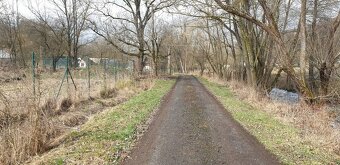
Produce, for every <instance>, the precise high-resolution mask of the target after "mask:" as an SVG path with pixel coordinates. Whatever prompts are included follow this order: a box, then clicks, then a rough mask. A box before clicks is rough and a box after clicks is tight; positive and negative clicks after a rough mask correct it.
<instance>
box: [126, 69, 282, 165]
mask: <svg viewBox="0 0 340 165" xmlns="http://www.w3.org/2000/svg"><path fill="white" fill-rule="evenodd" d="M165 99H166V101H165V102H163V103H162V105H161V107H160V110H159V111H158V114H157V115H156V116H155V119H154V121H153V122H152V123H151V125H150V127H149V130H148V131H147V132H146V133H145V135H144V136H143V137H142V138H141V139H140V141H139V142H138V143H137V145H136V147H135V148H134V149H133V150H132V152H131V154H130V156H129V157H128V158H126V159H125V160H124V161H123V162H122V164H126V165H130V164H131V165H144V164H148V165H181V164H183V165H191V164H192V165H200V164H204V165H206V164H209V165H210V164H211V165H216V164H231V165H238V164H245V165H248V164H261V165H264V164H270V165H274V164H279V163H278V161H277V159H276V158H275V157H274V156H273V155H272V154H271V153H269V152H268V151H267V150H266V149H265V148H264V147H263V145H262V144H260V143H259V142H258V141H257V140H256V139H255V138H254V137H253V136H252V135H250V134H249V133H248V132H247V131H245V129H244V128H243V127H242V126H241V125H240V124H238V123H237V122H236V121H235V120H234V119H233V118H232V117H231V115H230V114H229V113H228V112H227V111H226V110H225V109H224V108H223V107H222V106H221V104H220V103H219V102H218V101H217V100H216V99H215V98H214V97H213V96H212V95H211V94H210V93H209V92H208V91H207V90H206V88H205V87H204V86H203V85H202V84H201V83H200V82H199V81H198V80H197V79H196V78H195V77H193V76H181V77H179V78H178V80H177V83H176V86H175V87H174V89H173V90H172V91H171V93H170V94H169V95H168V96H167V98H165Z"/></svg>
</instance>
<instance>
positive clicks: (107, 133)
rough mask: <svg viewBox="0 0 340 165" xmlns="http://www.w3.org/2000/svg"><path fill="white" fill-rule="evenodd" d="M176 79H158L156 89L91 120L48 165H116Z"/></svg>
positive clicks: (50, 159)
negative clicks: (142, 124)
mask: <svg viewBox="0 0 340 165" xmlns="http://www.w3.org/2000/svg"><path fill="white" fill-rule="evenodd" d="M174 83H175V80H157V81H156V84H155V86H154V87H153V88H152V89H150V90H148V91H144V92H142V93H140V94H139V95H137V96H135V97H133V98H131V99H130V100H129V101H127V102H125V103H123V104H121V105H118V106H116V107H114V108H112V109H109V110H106V111H104V112H103V113H101V114H99V115H97V116H95V117H94V118H92V119H90V120H89V121H88V122H87V123H86V124H85V125H84V126H83V127H82V128H81V129H80V131H74V132H72V133H71V134H70V135H69V138H68V139H67V141H66V143H65V144H64V145H63V146H61V147H58V148H56V149H55V150H54V151H52V152H50V153H49V154H48V155H47V156H45V158H43V159H44V160H43V162H48V164H73V163H76V164H116V163H117V162H118V159H119V155H120V153H121V152H122V151H125V150H126V149H128V148H129V147H131V144H132V143H133V141H134V139H135V136H136V128H137V126H138V125H139V124H141V123H143V122H145V121H146V120H147V119H148V118H149V116H150V114H151V112H152V111H153V110H155V109H156V108H157V107H158V106H159V104H160V102H161V98H162V97H163V96H164V95H165V94H166V93H167V92H168V91H169V90H170V88H171V87H172V86H173V84H174Z"/></svg>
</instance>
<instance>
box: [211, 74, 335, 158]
mask: <svg viewBox="0 0 340 165" xmlns="http://www.w3.org/2000/svg"><path fill="white" fill-rule="evenodd" d="M206 78H207V79H209V80H210V81H213V82H215V83H218V84H222V85H227V86H228V87H229V88H230V89H231V90H232V91H233V93H234V94H235V95H236V96H237V97H238V98H240V99H241V100H244V101H246V102H248V103H250V104H251V105H253V106H255V107H256V108H258V109H261V110H263V111H265V112H267V113H268V114H270V115H271V116H273V117H275V118H276V119H278V120H279V121H281V122H283V123H285V124H288V125H293V126H294V127H295V128H298V129H299V130H300V136H301V138H302V139H303V141H305V142H306V143H310V144H312V145H313V146H316V147H318V148H323V149H326V150H328V151H330V152H333V153H336V154H337V155H340V129H339V128H333V127H332V126H331V125H332V122H333V121H334V119H335V116H336V115H334V111H340V110H336V109H334V107H331V106H327V105H314V106H310V105H307V104H305V103H303V102H300V103H298V104H286V103H280V102H275V101H272V100H270V99H268V97H266V96H265V95H263V94H259V93H258V92H257V91H255V90H254V89H253V88H252V87H249V86H247V85H246V84H243V83H240V82H236V81H230V82H225V81H224V80H220V79H218V78H214V77H206Z"/></svg>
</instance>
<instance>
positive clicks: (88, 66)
mask: <svg viewBox="0 0 340 165" xmlns="http://www.w3.org/2000/svg"><path fill="white" fill-rule="evenodd" d="M89 59H90V58H89V57H87V86H88V95H89V99H90V98H91V73H90V60H89Z"/></svg>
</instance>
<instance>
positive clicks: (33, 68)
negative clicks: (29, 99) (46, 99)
mask: <svg viewBox="0 0 340 165" xmlns="http://www.w3.org/2000/svg"><path fill="white" fill-rule="evenodd" d="M32 79H33V96H34V97H35V54H34V52H32Z"/></svg>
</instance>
